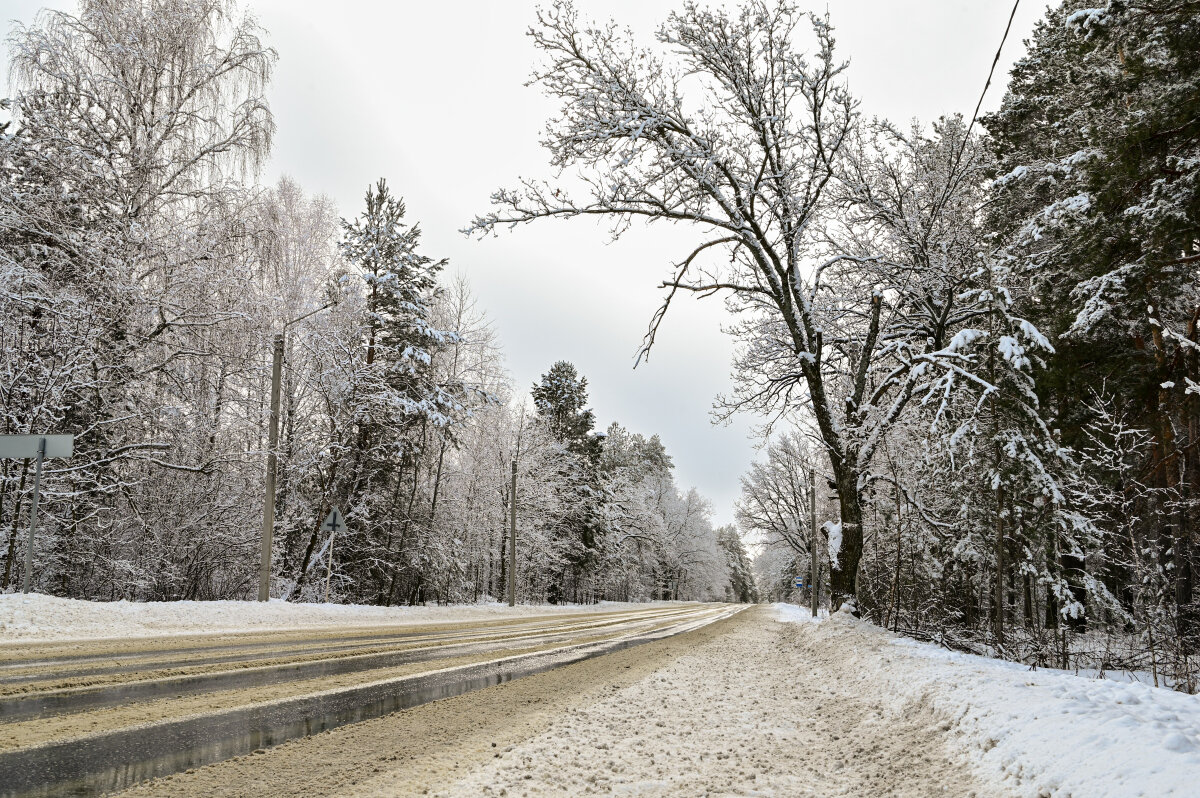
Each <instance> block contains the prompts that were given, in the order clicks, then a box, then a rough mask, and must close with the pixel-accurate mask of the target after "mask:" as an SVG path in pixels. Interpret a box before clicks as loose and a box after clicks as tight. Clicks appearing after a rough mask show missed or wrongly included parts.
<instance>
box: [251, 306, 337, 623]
mask: <svg viewBox="0 0 1200 798" xmlns="http://www.w3.org/2000/svg"><path fill="white" fill-rule="evenodd" d="M336 304H337V299H336V298H334V299H332V300H331V301H329V302H326V303H325V304H324V305H322V306H321V307H319V308H317V309H316V310H310V311H309V312H308V313H305V314H303V315H301V316H297V317H296V318H294V319H292V320H291V321H286V322H284V323H283V331H282V332H278V333H275V345H274V348H273V350H272V357H271V427H270V432H269V433H268V434H267V478H266V481H265V486H264V487H265V489H266V491H265V492H266V494H267V495H266V497H265V499H264V501H263V522H262V560H261V562H260V563H259V570H258V600H259V601H266V600H268V599H269V598H270V597H271V544H272V543H273V542H274V537H275V448H276V447H277V446H278V444H279V381H280V379H281V378H282V376H283V336H284V335H286V334H287V328H288V327H291V326H292V325H293V324H295V323H296V322H298V321H302V320H304V319H307V318H308V317H309V316H315V315H316V314H318V313H320V312H321V311H322V310H326V309H328V308H331V307H333V306H334V305H336Z"/></svg>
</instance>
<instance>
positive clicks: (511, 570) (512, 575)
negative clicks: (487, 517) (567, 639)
mask: <svg viewBox="0 0 1200 798" xmlns="http://www.w3.org/2000/svg"><path fill="white" fill-rule="evenodd" d="M508 606H510V607H515V606H517V458H515V457H514V458H513V461H512V488H511V489H510V490H509V493H508Z"/></svg>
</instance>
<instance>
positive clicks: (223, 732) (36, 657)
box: [0, 604, 738, 796]
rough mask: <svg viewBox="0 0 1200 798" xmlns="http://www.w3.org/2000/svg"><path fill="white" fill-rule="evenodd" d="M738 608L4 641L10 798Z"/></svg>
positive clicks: (332, 724)
mask: <svg viewBox="0 0 1200 798" xmlns="http://www.w3.org/2000/svg"><path fill="white" fill-rule="evenodd" d="M737 611H738V608H731V607H729V606H726V605H695V604H693V605H666V606H662V605H659V606H653V607H647V608H639V609H635V610H629V609H623V610H620V611H616V612H595V611H592V612H586V613H573V614H554V615H547V616H540V617H539V616H523V617H518V618H514V619H510V620H494V621H486V622H478V621H476V622H462V623H454V624H445V625H436V624H424V625H420V626H397V627H379V626H372V627H368V628H361V629H354V628H347V629H338V630H336V631H333V630H323V631H318V630H305V631H301V632H273V633H255V634H249V635H246V634H228V635H215V636H214V635H210V636H193V637H182V636H181V637H169V638H151V639H136V640H125V641H121V640H94V641H87V642H79V641H77V642H58V643H40V644H17V645H8V646H5V647H4V649H3V653H4V656H3V660H2V664H0V724H2V726H3V734H0V795H4V796H32V795H60V794H77V795H89V794H100V793H103V792H107V791H111V790H114V789H119V788H123V787H126V786H129V785H132V784H135V783H137V782H139V781H142V780H144V779H147V778H151V777H154V776H162V775H165V774H169V773H173V772H176V771H179V770H185V769H188V768H193V767H196V766H199V765H204V764H207V763H210V762H216V761H220V760H222V759H226V758H228V757H231V756H237V755H239V754H246V753H250V752H252V751H260V750H265V749H266V748H269V747H270V746H273V745H277V744H279V743H281V742H284V741H286V740H289V739H293V738H297V737H304V736H307V735H310V734H313V733H316V732H320V731H323V730H326V729H333V728H337V727H339V726H343V725H346V724H348V723H353V722H356V721H362V720H364V719H368V718H373V717H379V716H381V715H385V714H387V713H389V712H393V711H395V710H398V709H404V708H408V707H412V706H416V705H419V704H421V703H424V702H427V701H432V700H435V699H439V698H444V697H446V696H452V695H458V694H461V693H465V692H470V691H472V690H476V689H480V688H483V687H487V686H489V685H493V684H499V683H502V682H505V681H508V680H511V679H513V678H517V677H521V676H526V675H529V674H532V673H538V672H542V671H546V670H549V669H552V668H556V667H561V666H562V665H564V664H568V663H571V662H578V661H581V660H586V659H588V658H591V657H595V656H598V655H601V654H605V653H608V652H612V651H617V650H621V649H624V648H628V647H631V646H635V645H639V644H644V643H646V642H648V641H652V640H657V639H661V638H663V637H668V636H671V635H675V634H681V633H686V632H688V631H690V630H693V629H696V628H699V627H701V626H704V625H706V624H708V623H711V622H712V621H714V620H717V619H720V618H723V617H726V616H728V615H730V614H732V613H735V612H737Z"/></svg>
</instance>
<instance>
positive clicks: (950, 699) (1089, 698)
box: [776, 605, 1200, 798]
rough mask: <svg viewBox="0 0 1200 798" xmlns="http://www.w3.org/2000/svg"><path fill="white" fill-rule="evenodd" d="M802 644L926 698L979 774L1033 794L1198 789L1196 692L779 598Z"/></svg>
mask: <svg viewBox="0 0 1200 798" xmlns="http://www.w3.org/2000/svg"><path fill="white" fill-rule="evenodd" d="M776 616H777V618H778V619H779V620H781V621H787V622H792V623H795V624H796V625H797V629H798V638H799V640H800V644H801V646H802V647H803V648H805V649H808V650H812V651H814V652H816V651H821V652H824V653H830V652H831V651H836V652H837V654H838V655H839V659H840V660H841V662H842V666H843V667H842V673H841V674H840V678H842V679H845V680H849V681H857V682H859V683H861V688H860V689H861V690H863V691H870V692H872V693H876V694H885V695H889V696H891V697H892V700H893V701H894V703H895V704H896V706H897V709H898V710H900V711H902V710H903V708H904V707H905V706H915V705H917V704H926V703H928V704H931V705H932V706H933V707H934V708H935V709H937V710H938V711H940V712H941V713H942V714H943V715H944V716H945V717H946V718H947V719H948V720H950V721H951V722H952V723H953V725H954V730H955V733H958V734H961V735H962V740H963V745H964V746H965V748H966V749H967V753H968V756H969V757H970V759H972V760H973V761H974V762H975V764H976V767H977V768H978V769H979V771H980V772H981V774H982V775H983V776H985V777H989V778H991V779H992V780H993V781H994V782H995V783H996V784H997V786H1001V787H1005V788H1007V789H1008V790H1010V791H1013V792H1015V793H1016V794H1017V795H1021V796H1029V797H1030V798H1041V796H1046V797H1047V798H1085V797H1086V798H1129V797H1130V796H1161V797H1162V798H1167V797H1168V796H1181V797H1182V796H1195V795H1197V794H1200V697H1197V696H1191V695H1185V694H1183V693H1177V692H1174V691H1172V690H1168V689H1163V688H1154V687H1151V686H1149V685H1145V684H1137V683H1126V682H1120V681H1111V680H1102V679H1094V678H1086V677H1083V676H1076V675H1074V674H1072V673H1068V672H1064V671H1054V670H1045V669H1038V670H1031V669H1030V668H1029V667H1028V666H1025V665H1021V664H1018V663H1012V662H1005V661H1003V660H996V659H989V658H986V657H979V656H974V655H970V654H960V653H957V652H951V651H946V650H944V649H942V648H939V647H937V646H934V645H931V644H927V643H920V642H917V641H914V640H911V639H908V638H901V637H896V636H895V635H892V634H890V633H889V632H886V631H884V630H882V629H880V628H878V627H876V626H873V625H871V624H868V623H865V622H863V621H859V620H856V619H854V618H852V617H850V616H849V615H847V614H845V613H837V614H835V615H834V616H833V618H832V619H831V620H830V621H829V622H827V623H812V618H811V617H810V616H809V612H808V610H807V609H806V608H803V607H793V608H792V609H785V608H784V605H776Z"/></svg>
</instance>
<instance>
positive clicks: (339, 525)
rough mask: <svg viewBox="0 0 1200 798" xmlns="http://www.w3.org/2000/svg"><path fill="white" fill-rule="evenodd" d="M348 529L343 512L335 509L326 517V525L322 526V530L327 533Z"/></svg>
mask: <svg viewBox="0 0 1200 798" xmlns="http://www.w3.org/2000/svg"><path fill="white" fill-rule="evenodd" d="M345 528H346V522H345V520H343V519H342V511H341V510H339V509H338V508H336V507H334V508H333V509H332V510H330V511H329V515H327V516H325V523H323V524H321V529H324V530H325V531H326V532H341V531H342V530H343V529H345Z"/></svg>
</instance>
